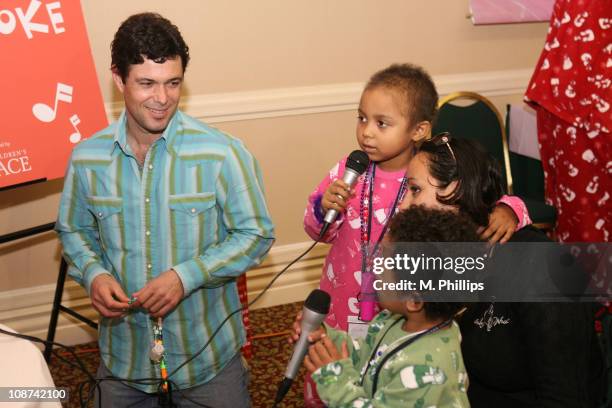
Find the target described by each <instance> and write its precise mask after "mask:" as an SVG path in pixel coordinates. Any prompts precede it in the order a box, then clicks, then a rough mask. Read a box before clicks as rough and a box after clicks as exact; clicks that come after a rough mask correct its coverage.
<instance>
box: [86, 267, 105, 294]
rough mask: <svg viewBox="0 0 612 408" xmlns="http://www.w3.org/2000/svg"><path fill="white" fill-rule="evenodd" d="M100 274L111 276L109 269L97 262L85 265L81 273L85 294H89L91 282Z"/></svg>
mask: <svg viewBox="0 0 612 408" xmlns="http://www.w3.org/2000/svg"><path fill="white" fill-rule="evenodd" d="M102 274H106V275H109V276H112V275H111V274H110V272H109V271H107V270H106V269H104V267H103V266H102V265H100V264H99V263H97V262H94V263H91V264H89V265H87V266H86V267H85V271H84V273H83V283H84V284H85V290H87V294H91V284H92V283H93V281H94V279H96V278H97V277H98V276H100V275H102Z"/></svg>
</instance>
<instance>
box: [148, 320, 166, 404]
mask: <svg viewBox="0 0 612 408" xmlns="http://www.w3.org/2000/svg"><path fill="white" fill-rule="evenodd" d="M153 343H154V344H153V348H151V351H150V352H149V357H150V358H151V360H152V361H153V362H155V363H159V369H160V372H161V377H162V379H163V380H164V381H163V383H162V390H163V391H164V392H168V381H167V380H168V369H167V367H166V355H165V353H164V337H163V325H162V318H161V317H158V318H157V323H156V324H155V325H154V326H153Z"/></svg>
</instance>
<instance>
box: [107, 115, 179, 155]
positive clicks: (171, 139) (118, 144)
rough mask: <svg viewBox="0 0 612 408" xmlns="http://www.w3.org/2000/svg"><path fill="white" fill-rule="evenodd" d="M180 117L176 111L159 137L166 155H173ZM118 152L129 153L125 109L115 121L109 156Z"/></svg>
mask: <svg viewBox="0 0 612 408" xmlns="http://www.w3.org/2000/svg"><path fill="white" fill-rule="evenodd" d="M181 116H182V113H181V112H180V111H179V110H178V109H177V110H176V112H175V113H174V115H173V116H172V118H171V119H170V122H168V126H167V127H166V130H164V133H162V135H161V139H162V140H163V141H164V143H163V145H164V147H165V148H166V151H167V152H168V153H173V151H174V148H173V146H174V143H175V142H176V134H177V129H178V127H179V123H180V122H182V120H181ZM119 150H120V151H122V152H123V153H124V154H127V153H128V152H129V151H130V149H129V147H128V144H127V115H126V111H125V109H123V111H122V112H121V115H119V118H118V119H117V123H116V127H115V136H114V143H113V148H112V150H111V155H113V156H114V155H115V154H117V153H118V152H119Z"/></svg>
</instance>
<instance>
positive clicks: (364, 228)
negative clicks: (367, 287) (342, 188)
mask: <svg viewBox="0 0 612 408" xmlns="http://www.w3.org/2000/svg"><path fill="white" fill-rule="evenodd" d="M375 177H376V163H371V164H370V166H369V167H368V170H367V173H366V177H365V180H364V183H363V185H362V187H361V202H360V206H359V219H360V221H361V279H362V282H363V280H364V275H365V274H367V273H369V271H371V270H372V260H373V259H374V257H375V255H376V253H377V251H378V247H379V245H380V242H381V241H382V239H383V237H384V236H385V233H386V232H387V228H388V227H389V221H390V220H391V217H393V216H394V215H395V210H396V209H397V206H398V204H399V203H400V201H401V200H402V199H403V198H404V194H405V193H406V186H407V184H408V180H407V179H406V175H404V178H403V179H402V182H401V184H400V188H399V191H398V192H397V196H395V201H393V206H392V207H391V210H390V212H389V216H388V217H387V219H386V220H385V224H384V225H383V229H382V231H381V233H380V236H379V237H378V239H377V240H376V244H375V245H374V247H373V248H372V251H371V252H370V238H371V232H372V202H373V201H374V179H375ZM366 191H367V192H368V195H367V197H366ZM372 295H373V294H372V293H364V292H363V290H361V291H360V293H359V297H358V298H359V300H360V302H363V301H373V300H374V299H366V297H371V296H372ZM359 314H360V318H361V307H360V311H359Z"/></svg>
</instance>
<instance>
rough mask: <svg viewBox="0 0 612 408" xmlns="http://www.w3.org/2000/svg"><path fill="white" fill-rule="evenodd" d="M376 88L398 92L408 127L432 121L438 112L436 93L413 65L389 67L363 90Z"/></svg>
mask: <svg viewBox="0 0 612 408" xmlns="http://www.w3.org/2000/svg"><path fill="white" fill-rule="evenodd" d="M377 87H383V88H387V89H392V90H395V91H398V92H399V93H400V95H402V96H403V101H404V109H406V114H407V115H408V120H409V122H408V123H409V124H410V126H415V125H416V124H417V123H419V122H422V121H428V122H430V123H432V122H433V121H434V119H435V117H436V114H437V112H438V92H437V91H436V86H435V85H434V82H433V81H432V79H431V77H430V76H429V74H428V73H427V72H425V70H424V69H423V68H421V67H419V66H417V65H413V64H393V65H390V66H389V67H387V68H385V69H383V70H381V71H378V72H377V73H375V74H374V75H372V77H371V78H370V80H369V81H368V83H367V85H366V87H365V89H366V90H369V89H373V88H377Z"/></svg>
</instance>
